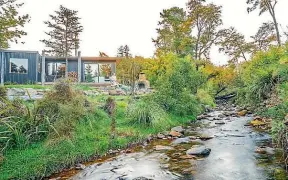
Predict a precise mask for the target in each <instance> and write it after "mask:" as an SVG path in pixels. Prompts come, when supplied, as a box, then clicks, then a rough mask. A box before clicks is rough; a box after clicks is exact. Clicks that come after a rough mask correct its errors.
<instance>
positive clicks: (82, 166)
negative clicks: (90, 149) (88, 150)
mask: <svg viewBox="0 0 288 180" xmlns="http://www.w3.org/2000/svg"><path fill="white" fill-rule="evenodd" d="M75 168H76V169H79V170H83V169H85V168H86V166H85V165H84V164H77V165H76V167H75Z"/></svg>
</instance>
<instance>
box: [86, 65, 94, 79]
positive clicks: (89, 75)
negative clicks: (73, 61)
mask: <svg viewBox="0 0 288 180" xmlns="http://www.w3.org/2000/svg"><path fill="white" fill-rule="evenodd" d="M85 72H86V74H85V79H86V81H87V82H93V77H92V72H93V71H92V67H91V65H90V64H87V66H86V67H85Z"/></svg>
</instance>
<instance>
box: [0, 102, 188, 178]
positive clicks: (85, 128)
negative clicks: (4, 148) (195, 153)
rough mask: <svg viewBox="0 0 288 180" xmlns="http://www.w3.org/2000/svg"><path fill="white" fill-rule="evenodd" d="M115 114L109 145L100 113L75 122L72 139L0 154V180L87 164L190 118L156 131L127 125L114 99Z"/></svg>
mask: <svg viewBox="0 0 288 180" xmlns="http://www.w3.org/2000/svg"><path fill="white" fill-rule="evenodd" d="M118 99H122V100H117V113H116V121H117V125H116V129H117V138H116V139H114V140H113V142H112V143H111V146H110V145H109V137H110V124H111V121H110V118H109V117H108V115H107V114H106V113H105V112H104V111H103V110H99V109H96V110H95V113H92V114H89V115H87V116H86V117H85V118H84V119H82V120H79V122H78V123H77V125H76V129H75V132H74V133H73V138H70V139H63V140H61V141H59V142H57V143H54V142H53V141H50V140H46V141H43V142H41V143H35V144H31V145H30V146H29V147H27V148H25V149H23V150H10V151H8V152H7V153H5V154H4V157H5V158H4V160H3V163H2V165H1V166H0V172H1V173H0V179H11V178H13V179H28V178H37V179H38V178H40V177H43V176H46V175H50V174H51V173H53V172H57V171H59V170H61V169H63V168H65V167H69V166H72V165H73V164H75V163H77V162H79V161H81V162H82V161H87V160H89V158H91V157H92V156H94V155H104V154H105V152H107V151H108V150H109V149H118V148H125V147H126V146H127V145H128V144H129V143H133V142H137V141H139V140H143V139H144V138H146V137H147V136H149V135H150V134H156V133H157V132H160V131H163V130H168V129H169V127H172V126H176V125H179V124H182V123H185V122H187V121H189V120H191V118H193V117H191V118H181V117H177V116H173V115H168V117H167V120H166V121H165V123H162V124H161V126H158V127H149V128H147V127H146V126H145V127H143V126H141V125H131V124H129V123H127V120H126V118H125V106H126V101H127V99H123V98H118Z"/></svg>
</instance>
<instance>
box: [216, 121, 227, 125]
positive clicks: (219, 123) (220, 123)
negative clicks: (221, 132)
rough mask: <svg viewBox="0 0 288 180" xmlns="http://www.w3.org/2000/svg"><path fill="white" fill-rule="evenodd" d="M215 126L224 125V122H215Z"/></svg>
mask: <svg viewBox="0 0 288 180" xmlns="http://www.w3.org/2000/svg"><path fill="white" fill-rule="evenodd" d="M215 124H218V125H223V124H225V122H224V121H218V122H215Z"/></svg>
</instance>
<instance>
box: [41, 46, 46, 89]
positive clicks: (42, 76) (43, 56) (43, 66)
mask: <svg viewBox="0 0 288 180" xmlns="http://www.w3.org/2000/svg"><path fill="white" fill-rule="evenodd" d="M41 65H42V66H41V84H42V86H44V83H45V76H46V75H45V51H42V64H41Z"/></svg>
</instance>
